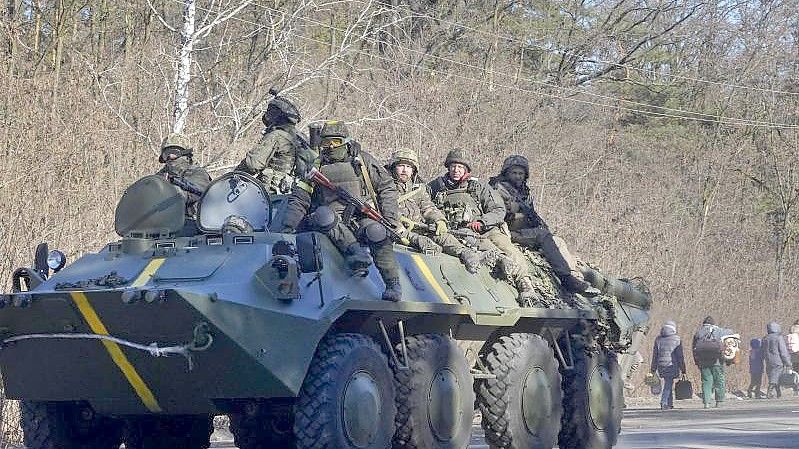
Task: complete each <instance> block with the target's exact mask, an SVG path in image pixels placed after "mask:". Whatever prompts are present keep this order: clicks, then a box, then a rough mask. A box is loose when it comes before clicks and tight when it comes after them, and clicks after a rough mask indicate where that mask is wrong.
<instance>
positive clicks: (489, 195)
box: [429, 150, 537, 305]
mask: <svg viewBox="0 0 799 449" xmlns="http://www.w3.org/2000/svg"><path fill="white" fill-rule="evenodd" d="M444 166H445V167H446V168H447V173H445V174H444V175H443V176H441V177H439V178H436V179H434V180H432V181H430V183H429V186H430V190H431V194H432V196H433V201H434V202H435V204H436V206H438V208H439V209H441V210H442V211H443V212H444V214H445V215H446V217H447V222H448V223H449V226H450V227H451V228H453V229H458V230H470V231H472V232H473V233H474V234H475V236H476V237H477V238H478V245H479V248H480V249H481V250H484V251H495V250H498V251H499V252H501V253H503V254H505V255H506V256H508V258H509V259H510V261H512V262H510V263H509V260H508V259H507V258H506V259H504V260H503V261H502V262H503V263H502V264H501V266H502V269H503V274H504V275H505V277H506V278H507V279H508V280H509V281H510V282H512V283H514V284H515V286H516V289H517V290H518V291H519V302H520V303H521V304H522V305H530V304H532V302H533V301H534V300H535V299H537V294H536V292H535V289H534V286H533V281H532V278H531V277H530V274H529V272H528V269H527V259H526V258H525V257H524V254H522V252H521V251H520V250H519V248H516V247H515V246H514V245H513V243H512V242H511V240H510V237H509V236H508V235H507V234H506V233H505V232H504V231H503V227H504V222H503V219H504V217H505V205H504V204H503V203H502V198H501V197H499V195H498V194H497V193H496V192H494V191H493V189H491V187H489V186H488V185H487V184H484V183H482V182H480V181H479V180H478V179H477V178H472V177H471V167H470V166H469V162H468V160H467V159H466V157H465V156H464V154H463V152H462V151H461V150H452V151H450V152H449V153H448V154H447V158H446V160H445V161H444Z"/></svg>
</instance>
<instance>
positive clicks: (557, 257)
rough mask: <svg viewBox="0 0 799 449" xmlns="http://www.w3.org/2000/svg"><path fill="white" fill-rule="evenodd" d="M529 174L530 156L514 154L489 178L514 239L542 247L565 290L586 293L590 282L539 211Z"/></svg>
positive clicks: (527, 245)
mask: <svg viewBox="0 0 799 449" xmlns="http://www.w3.org/2000/svg"><path fill="white" fill-rule="evenodd" d="M529 177H530V164H529V163H528V161H527V158H525V157H524V156H519V155H515V156H510V157H508V158H507V159H505V162H504V163H503V164H502V171H501V173H500V174H499V176H495V177H493V178H491V180H490V181H489V184H491V186H492V187H494V188H495V189H496V190H497V192H499V194H500V195H501V196H502V199H503V200H504V201H505V209H506V214H505V221H506V222H507V223H508V228H509V229H510V232H511V239H512V240H513V242H515V243H518V244H519V245H522V246H525V247H527V248H531V249H539V250H541V253H542V254H543V255H544V257H545V258H546V259H547V261H548V262H549V264H550V265H552V270H553V271H555V274H556V275H557V276H558V277H559V278H560V280H561V282H562V283H563V285H564V286H565V287H566V289H568V290H569V291H572V292H576V293H581V292H584V291H586V289H588V288H589V287H590V286H591V285H590V284H589V283H588V282H586V281H585V280H584V279H583V274H582V272H580V269H579V267H578V266H577V259H575V257H574V256H572V254H571V253H570V252H569V249H568V248H567V247H566V242H565V241H564V240H563V239H562V238H560V237H557V236H554V235H552V233H551V232H550V231H549V228H548V227H547V224H546V223H545V222H544V220H543V219H542V218H541V216H539V215H538V213H536V211H535V204H534V202H533V196H532V194H531V192H530V188H529V187H528V186H527V179H528V178H529Z"/></svg>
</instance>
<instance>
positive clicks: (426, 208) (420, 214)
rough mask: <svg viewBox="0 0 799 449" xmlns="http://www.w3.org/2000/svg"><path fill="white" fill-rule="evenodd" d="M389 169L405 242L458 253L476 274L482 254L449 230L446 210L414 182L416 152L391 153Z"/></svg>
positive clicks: (431, 250) (432, 250) (427, 249)
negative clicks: (404, 230)
mask: <svg viewBox="0 0 799 449" xmlns="http://www.w3.org/2000/svg"><path fill="white" fill-rule="evenodd" d="M386 168H388V170H389V171H390V172H391V175H392V176H393V177H394V183H395V184H396V186H397V193H398V194H399V198H398V200H397V202H398V204H399V213H400V221H401V222H402V224H403V225H404V227H405V229H406V230H407V232H406V233H405V234H404V235H403V236H402V238H403V240H404V241H403V242H402V243H404V244H406V246H411V247H413V248H416V249H418V250H419V251H422V252H426V253H440V252H443V253H444V254H449V255H450V256H455V257H457V258H459V259H460V260H461V262H463V265H464V266H465V267H466V270H467V271H469V272H470V273H476V272H477V269H478V268H480V263H481V259H482V257H481V255H480V253H479V252H477V251H475V250H474V249H471V248H469V247H467V246H466V245H464V244H463V243H461V242H460V241H459V240H458V239H457V238H455V236H454V235H452V234H451V233H450V232H449V229H448V228H447V220H446V217H445V216H444V213H443V212H441V211H440V210H438V208H437V207H436V206H435V204H433V202H432V201H431V200H430V188H429V187H428V186H427V185H426V184H424V183H417V182H415V181H416V180H417V178H416V175H417V173H418V170H419V160H418V158H417V157H416V154H415V153H414V152H413V151H411V150H408V149H401V150H398V151H396V152H394V154H392V155H391V160H390V161H389V164H388V165H387V166H386Z"/></svg>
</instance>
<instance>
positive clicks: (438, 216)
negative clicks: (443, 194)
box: [394, 180, 446, 223]
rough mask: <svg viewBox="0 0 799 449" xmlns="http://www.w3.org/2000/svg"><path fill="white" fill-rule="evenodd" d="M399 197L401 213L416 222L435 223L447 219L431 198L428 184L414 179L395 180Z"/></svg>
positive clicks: (398, 202)
mask: <svg viewBox="0 0 799 449" xmlns="http://www.w3.org/2000/svg"><path fill="white" fill-rule="evenodd" d="M394 182H395V184H396V186H397V193H398V194H399V197H398V199H397V204H398V206H399V214H400V216H401V217H405V218H407V219H408V220H411V221H413V222H416V223H435V222H437V221H439V220H446V217H445V216H444V213H443V212H441V211H440V210H438V208H437V207H436V205H435V204H433V200H432V199H430V188H429V187H428V186H427V184H417V183H414V182H413V181H409V182H401V181H399V180H395V181H394Z"/></svg>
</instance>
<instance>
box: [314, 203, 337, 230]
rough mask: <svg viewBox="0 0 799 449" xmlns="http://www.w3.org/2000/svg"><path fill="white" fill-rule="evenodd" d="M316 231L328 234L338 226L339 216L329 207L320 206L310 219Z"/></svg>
mask: <svg viewBox="0 0 799 449" xmlns="http://www.w3.org/2000/svg"><path fill="white" fill-rule="evenodd" d="M309 218H310V219H311V224H312V226H313V227H314V228H315V229H318V230H320V231H322V232H328V231H330V230H331V229H333V228H334V227H336V225H337V224H338V221H339V218H338V214H337V213H335V212H334V211H333V209H331V208H329V207H327V206H320V207H318V208H316V210H315V211H313V213H312V214H311V216H310V217H309Z"/></svg>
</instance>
